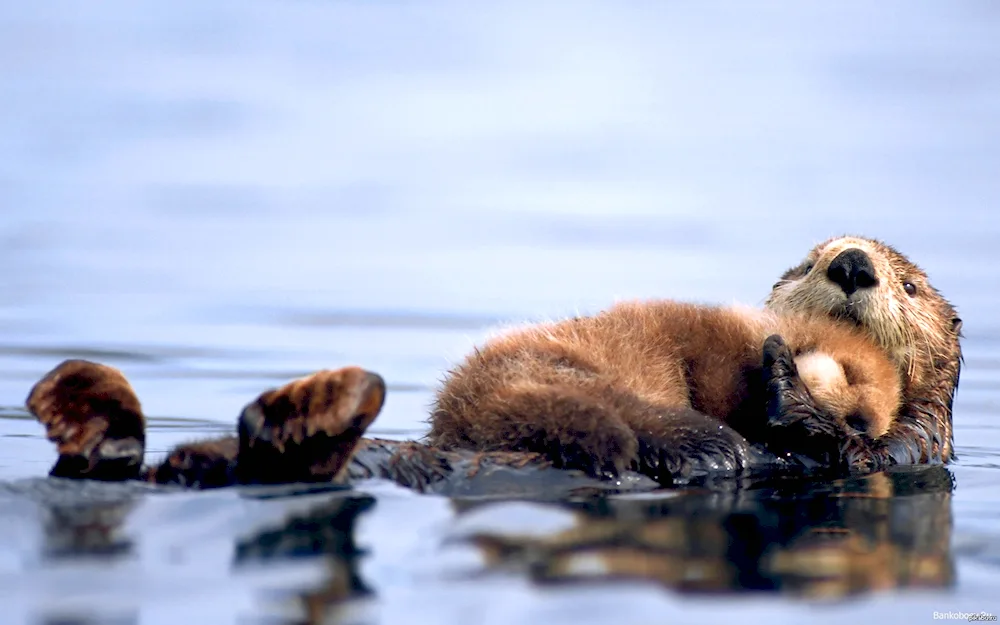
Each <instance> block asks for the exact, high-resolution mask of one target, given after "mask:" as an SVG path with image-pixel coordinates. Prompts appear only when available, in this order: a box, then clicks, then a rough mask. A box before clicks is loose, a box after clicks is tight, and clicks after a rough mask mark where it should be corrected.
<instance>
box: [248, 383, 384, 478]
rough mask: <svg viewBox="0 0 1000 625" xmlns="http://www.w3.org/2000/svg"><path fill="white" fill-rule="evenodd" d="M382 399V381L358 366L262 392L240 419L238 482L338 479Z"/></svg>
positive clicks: (376, 414) (377, 410)
mask: <svg viewBox="0 0 1000 625" xmlns="http://www.w3.org/2000/svg"><path fill="white" fill-rule="evenodd" d="M384 401H385V382H384V381H383V380H382V378H381V377H380V376H378V375H377V374H375V373H371V372H368V371H365V370H364V369H360V368H358V367H345V368H343V369H336V370H324V371H319V372H317V373H314V374H312V375H310V376H307V377H304V378H301V379H299V380H295V381H293V382H290V383H288V384H286V385H284V386H282V387H281V388H278V389H274V390H271V391H267V392H265V393H263V394H261V395H260V397H258V398H257V399H256V400H255V401H253V402H251V403H250V404H248V405H247V406H246V408H244V409H243V412H242V414H241V415H240V419H239V426H238V433H239V460H238V462H237V465H236V478H237V481H239V482H242V483H265V484H276V483H287V482H325V481H330V480H335V479H339V478H340V477H342V475H343V474H344V472H345V469H346V467H347V466H348V462H349V460H350V458H351V454H352V453H353V452H354V448H355V447H356V446H357V444H358V441H359V440H360V439H361V436H362V434H364V432H365V430H366V429H367V428H368V426H369V425H371V423H372V421H374V420H375V417H376V416H378V413H379V412H380V411H381V409H382V404H383V402H384Z"/></svg>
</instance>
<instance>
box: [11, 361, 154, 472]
mask: <svg viewBox="0 0 1000 625" xmlns="http://www.w3.org/2000/svg"><path fill="white" fill-rule="evenodd" d="M26 404H27V407H28V410H29V411H30V412H31V413H32V414H33V415H35V416H36V417H37V418H38V420H39V422H41V423H42V425H44V426H45V433H46V436H47V437H48V439H49V440H51V441H54V442H55V443H56V446H57V448H58V450H59V462H58V463H57V464H56V465H55V466H54V467H53V468H52V472H51V473H52V475H54V476H58V477H86V478H91V479H123V478H121V477H117V476H118V475H124V476H125V478H131V477H136V476H138V474H139V469H140V466H141V465H142V454H143V451H144V448H145V442H146V434H145V425H146V423H145V419H144V418H143V416H142V407H141V406H140V405H139V399H138V398H137V397H136V395H135V392H134V391H133V390H132V386H131V385H130V384H129V383H128V380H126V379H125V376H124V375H122V373H121V371H119V370H118V369H115V368H114V367H108V366H106V365H98V364H95V363H91V362H87V361H85V360H67V361H65V362H63V363H62V364H60V365H59V366H58V367H56V368H55V369H53V370H52V371H50V372H49V373H48V374H47V375H46V376H45V377H43V378H42V379H41V380H40V381H39V382H38V383H37V384H35V386H34V387H32V389H31V392H30V393H29V395H28V399H27V402H26Z"/></svg>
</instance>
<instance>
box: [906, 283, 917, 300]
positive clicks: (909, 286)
mask: <svg viewBox="0 0 1000 625" xmlns="http://www.w3.org/2000/svg"><path fill="white" fill-rule="evenodd" d="M903 290H904V291H906V294H907V295H909V296H910V297H913V296H914V295H916V294H917V285H915V284H913V283H912V282H904V283H903Z"/></svg>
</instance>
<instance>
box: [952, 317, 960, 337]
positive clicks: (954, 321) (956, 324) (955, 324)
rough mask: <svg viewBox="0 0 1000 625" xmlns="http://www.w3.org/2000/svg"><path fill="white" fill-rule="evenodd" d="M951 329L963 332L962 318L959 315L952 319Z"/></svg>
mask: <svg viewBox="0 0 1000 625" xmlns="http://www.w3.org/2000/svg"><path fill="white" fill-rule="evenodd" d="M951 331H952V332H954V333H955V334H961V333H962V320H961V319H959V318H958V317H952V319H951Z"/></svg>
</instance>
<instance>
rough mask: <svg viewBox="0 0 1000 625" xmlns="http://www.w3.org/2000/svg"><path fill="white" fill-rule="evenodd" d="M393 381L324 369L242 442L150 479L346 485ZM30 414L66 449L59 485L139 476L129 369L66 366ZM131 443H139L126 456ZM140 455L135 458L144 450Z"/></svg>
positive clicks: (249, 426) (295, 387)
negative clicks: (124, 453) (343, 481)
mask: <svg viewBox="0 0 1000 625" xmlns="http://www.w3.org/2000/svg"><path fill="white" fill-rule="evenodd" d="M384 400H385V383H384V382H383V380H382V378H381V377H379V376H378V375H376V374H374V373H370V372H368V371H365V370H364V369H360V368H358V367H345V368H343V369H337V370H327V371H319V372H317V373H314V374H312V375H309V376H306V377H304V378H300V379H298V380H294V381H292V382H289V383H288V384H286V385H284V386H282V387H280V388H277V389H274V390H270V391H267V392H265V393H263V394H261V395H260V396H259V397H258V398H257V399H256V400H255V401H253V402H251V403H250V404H249V405H248V406H247V407H246V408H245V409H244V410H243V414H242V415H241V417H240V422H239V428H238V435H237V436H230V437H222V438H218V439H212V440H206V441H199V442H194V443H188V444H184V445H179V446H177V447H176V448H174V449H173V450H172V451H171V452H170V453H169V454H168V455H167V457H166V458H165V459H164V460H163V462H161V463H160V464H159V465H157V466H155V467H150V468H148V469H145V470H144V471H142V476H143V477H144V479H146V480H148V481H151V482H156V483H160V484H180V485H184V486H199V487H202V488H205V487H216V486H228V485H231V484H234V483H282V482H299V481H302V482H307V481H320V482H328V481H331V480H332V481H337V480H340V479H342V478H343V477H345V473H346V470H347V466H348V464H349V461H350V459H351V457H352V456H353V454H354V449H355V447H356V445H357V444H358V441H360V440H361V436H362V435H363V434H364V432H365V429H366V428H367V427H368V426H369V425H371V423H372V421H374V420H375V417H376V416H377V415H378V413H379V411H380V410H381V409H382V403H383V401H384ZM27 406H28V410H29V411H31V413H32V414H34V415H35V416H36V417H37V418H38V420H39V421H41V422H42V424H43V425H45V426H46V428H47V431H48V436H49V438H50V439H52V440H55V441H56V442H57V443H58V444H59V445H58V449H59V453H60V456H59V460H58V461H57V462H56V465H55V467H54V468H53V470H52V475H54V476H58V477H77V478H92V479H109V480H125V479H132V478H135V477H139V475H140V466H141V462H142V451H143V450H142V444H143V443H144V432H143V426H144V424H145V418H144V417H143V415H142V410H141V407H140V405H139V400H138V398H137V397H136V395H135V392H134V391H133V390H132V387H131V386H130V385H129V384H128V381H127V380H126V379H125V377H124V376H123V375H122V374H121V372H120V371H118V370H117V369H114V368H112V367H108V366H105V365H100V364H97V363H93V362H87V361H84V360H70V361H66V362H64V363H62V364H60V365H59V366H58V367H56V368H55V369H54V370H53V371H52V372H50V373H49V374H48V375H46V376H45V377H44V378H43V379H42V380H41V381H40V382H39V383H38V384H36V385H35V387H34V388H33V389H32V391H31V394H30V395H29V397H28V401H27ZM122 441H138V442H136V443H134V444H132V445H131V446H130V447H128V449H129V450H130V451H131V452H132V453H130V454H129V455H128V456H127V458H126V459H127V460H128V463H123V462H122V458H121V457H120V455H114V454H109V453H108V450H109V449H111V450H112V451H114V450H117V449H120V448H121V447H122V445H123V442H122ZM136 446H138V451H137V453H135V448H136Z"/></svg>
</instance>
